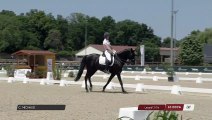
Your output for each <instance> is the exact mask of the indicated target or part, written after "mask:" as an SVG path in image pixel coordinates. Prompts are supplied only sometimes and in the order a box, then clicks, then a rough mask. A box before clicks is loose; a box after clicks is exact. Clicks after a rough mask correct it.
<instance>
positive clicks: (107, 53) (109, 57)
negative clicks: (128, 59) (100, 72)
mask: <svg viewBox="0 0 212 120" xmlns="http://www.w3.org/2000/svg"><path fill="white" fill-rule="evenodd" d="M105 56H106V58H107V59H108V60H109V61H110V62H111V55H110V53H109V52H108V51H107V50H106V51H105Z"/></svg>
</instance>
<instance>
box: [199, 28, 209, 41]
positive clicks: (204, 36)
mask: <svg viewBox="0 0 212 120" xmlns="http://www.w3.org/2000/svg"><path fill="white" fill-rule="evenodd" d="M197 39H199V40H200V42H201V43H202V44H212V28H207V29H205V31H203V32H200V33H199V34H198V36H197Z"/></svg>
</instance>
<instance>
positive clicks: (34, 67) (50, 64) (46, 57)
mask: <svg viewBox="0 0 212 120" xmlns="http://www.w3.org/2000/svg"><path fill="white" fill-rule="evenodd" d="M12 56H13V57H15V58H16V60H17V65H16V66H15V68H16V69H31V71H32V73H33V72H42V74H43V75H44V76H43V77H46V73H47V72H52V71H53V68H54V66H55V53H53V52H50V51H41V50H20V51H17V52H15V53H13V54H12Z"/></svg>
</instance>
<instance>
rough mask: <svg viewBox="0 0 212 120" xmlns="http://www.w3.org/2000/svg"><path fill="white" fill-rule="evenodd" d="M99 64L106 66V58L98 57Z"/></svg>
mask: <svg viewBox="0 0 212 120" xmlns="http://www.w3.org/2000/svg"><path fill="white" fill-rule="evenodd" d="M99 64H101V65H106V57H103V56H101V55H100V56H99Z"/></svg>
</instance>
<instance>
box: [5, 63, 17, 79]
mask: <svg viewBox="0 0 212 120" xmlns="http://www.w3.org/2000/svg"><path fill="white" fill-rule="evenodd" d="M5 70H6V71H7V76H8V77H14V72H15V66H14V65H7V66H6V67H5Z"/></svg>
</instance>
